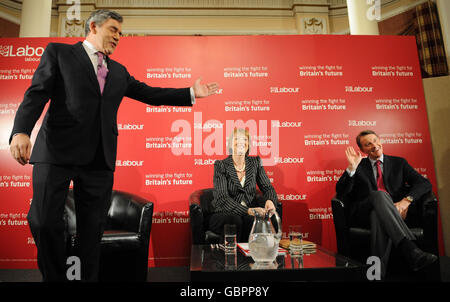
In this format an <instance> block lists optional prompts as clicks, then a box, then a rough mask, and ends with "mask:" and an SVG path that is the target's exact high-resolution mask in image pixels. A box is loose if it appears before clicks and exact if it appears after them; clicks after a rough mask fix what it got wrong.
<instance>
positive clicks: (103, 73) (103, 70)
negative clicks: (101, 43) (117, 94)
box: [97, 52, 108, 94]
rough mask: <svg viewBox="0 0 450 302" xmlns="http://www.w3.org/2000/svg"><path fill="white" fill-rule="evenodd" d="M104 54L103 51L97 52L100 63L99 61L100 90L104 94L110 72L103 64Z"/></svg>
mask: <svg viewBox="0 0 450 302" xmlns="http://www.w3.org/2000/svg"><path fill="white" fill-rule="evenodd" d="M103 56H104V54H103V53H101V52H97V57H98V63H97V80H98V84H99V85H100V92H101V93H102V94H103V88H105V80H106V75H107V74H108V69H107V68H106V66H105V65H103Z"/></svg>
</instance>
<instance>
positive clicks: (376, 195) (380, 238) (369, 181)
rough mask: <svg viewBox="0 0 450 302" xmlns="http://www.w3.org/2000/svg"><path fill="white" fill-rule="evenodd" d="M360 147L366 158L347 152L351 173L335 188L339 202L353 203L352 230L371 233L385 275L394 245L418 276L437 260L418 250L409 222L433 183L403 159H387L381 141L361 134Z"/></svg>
mask: <svg viewBox="0 0 450 302" xmlns="http://www.w3.org/2000/svg"><path fill="white" fill-rule="evenodd" d="M356 142H357V144H358V147H359V149H360V150H361V151H362V152H363V153H364V154H366V155H368V157H367V158H362V155H361V153H360V152H358V153H357V152H356V151H355V150H354V149H353V148H352V147H348V148H347V149H346V151H345V154H346V157H347V161H348V167H347V169H346V171H345V172H344V174H343V175H342V176H341V178H340V179H339V181H338V183H337V184H336V192H337V195H338V197H339V198H342V199H344V201H348V202H351V203H350V204H346V206H348V207H349V216H350V217H349V219H350V224H351V226H356V227H363V228H369V229H370V230H371V236H372V238H371V251H372V255H373V256H378V257H379V258H380V260H381V263H382V273H383V274H384V273H385V269H386V266H387V261H388V258H389V255H390V251H391V246H392V244H393V245H394V246H395V247H397V248H399V249H400V251H401V252H402V254H403V255H404V256H405V257H406V260H407V262H408V263H409V265H410V267H411V269H412V270H414V271H417V270H420V269H422V268H424V267H426V266H428V265H430V264H431V263H433V262H435V261H436V260H437V257H436V256H435V255H433V254H430V253H426V252H424V251H422V250H420V249H419V248H418V247H417V246H416V245H415V243H414V240H415V239H416V238H415V236H414V235H413V234H412V233H411V231H410V230H409V228H408V226H407V224H406V222H405V220H407V217H408V209H409V206H410V205H411V203H413V202H414V201H415V200H418V199H419V198H420V197H421V196H422V195H424V194H425V193H427V192H429V191H430V190H431V184H430V182H429V181H428V180H427V179H426V178H424V177H423V176H422V175H420V174H419V173H418V172H416V170H414V168H413V167H411V166H410V165H409V164H408V162H407V161H406V160H405V159H404V158H401V157H396V156H389V155H386V154H383V146H382V144H381V142H380V138H379V137H378V135H377V134H376V133H375V132H374V131H371V130H366V131H362V132H361V133H360V134H359V135H358V136H357V137H356Z"/></svg>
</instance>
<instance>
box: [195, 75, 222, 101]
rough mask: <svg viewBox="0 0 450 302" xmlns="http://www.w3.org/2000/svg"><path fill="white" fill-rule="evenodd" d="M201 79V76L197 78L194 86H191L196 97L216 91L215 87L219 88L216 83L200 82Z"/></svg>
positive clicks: (202, 96) (205, 95)
mask: <svg viewBox="0 0 450 302" xmlns="http://www.w3.org/2000/svg"><path fill="white" fill-rule="evenodd" d="M201 80H202V78H199V79H197V81H195V83H194V86H192V88H193V89H194V95H195V97H196V98H204V97H207V96H210V95H211V94H215V93H216V92H217V89H218V88H219V85H218V84H217V83H208V84H200V82H201Z"/></svg>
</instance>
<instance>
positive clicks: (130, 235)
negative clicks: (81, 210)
mask: <svg viewBox="0 0 450 302" xmlns="http://www.w3.org/2000/svg"><path fill="white" fill-rule="evenodd" d="M152 216H153V203H152V202H150V201H148V200H145V199H143V198H141V197H138V196H136V195H133V194H129V193H125V192H120V191H113V192H112V194H111V204H110V206H109V210H108V216H107V220H106V226H105V231H104V234H103V237H102V239H101V256H100V273H99V281H142V282H145V281H147V272H148V249H149V242H150V230H151V226H152ZM65 221H66V230H67V249H68V252H69V254H70V253H71V252H72V251H73V248H74V245H75V242H76V215H75V202H74V198H73V191H72V190H70V191H69V194H68V196H67V202H66V206H65Z"/></svg>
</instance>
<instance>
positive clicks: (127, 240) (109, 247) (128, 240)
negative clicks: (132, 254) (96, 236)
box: [101, 230, 141, 252]
mask: <svg viewBox="0 0 450 302" xmlns="http://www.w3.org/2000/svg"><path fill="white" fill-rule="evenodd" d="M101 246H102V251H106V252H112V251H116V250H120V251H125V250H135V249H138V248H139V247H140V246H141V240H140V239H139V235H138V234H137V233H134V232H126V231H116V230H108V231H105V232H104V233H103V237H102V240H101Z"/></svg>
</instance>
